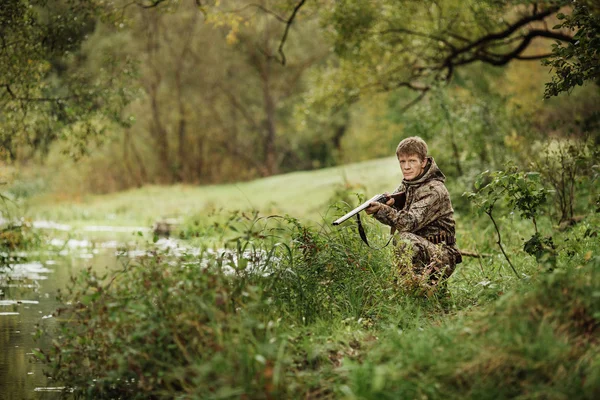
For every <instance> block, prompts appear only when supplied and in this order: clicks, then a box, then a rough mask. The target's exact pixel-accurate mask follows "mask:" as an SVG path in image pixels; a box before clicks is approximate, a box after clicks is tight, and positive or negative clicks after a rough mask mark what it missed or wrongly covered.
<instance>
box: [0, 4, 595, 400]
mask: <svg viewBox="0 0 600 400" xmlns="http://www.w3.org/2000/svg"><path fill="white" fill-rule="evenodd" d="M0 21H1V24H0V37H1V43H0V107H2V114H1V115H0V151H1V153H0V157H1V159H0V163H1V164H0V166H1V169H0V180H2V183H4V184H5V185H3V186H0V195H1V199H2V204H3V206H2V207H3V208H2V209H1V210H2V212H3V214H2V219H0V223H1V224H2V226H1V227H0V229H1V230H0V244H1V245H2V252H0V255H1V256H2V258H1V261H2V264H0V266H2V267H5V270H7V271H10V269H11V268H12V265H13V264H14V263H15V262H16V260H20V258H19V257H24V258H25V259H26V260H27V258H28V257H30V256H29V253H27V252H26V251H32V250H33V251H32V253H31V254H33V253H35V252H36V251H37V250H40V249H42V248H44V249H46V248H51V247H52V245H51V240H46V241H45V238H44V236H43V235H41V234H40V233H39V231H36V230H35V229H32V227H34V226H35V220H34V219H36V218H37V219H47V220H50V221H51V222H58V223H61V222H69V223H70V222H73V221H79V222H81V221H82V220H83V221H84V222H82V223H83V224H86V223H92V222H99V221H102V223H103V224H106V223H109V222H108V221H109V220H110V224H115V225H117V224H123V225H127V224H130V225H134V224H138V223H140V222H142V223H143V224H147V225H149V224H150V223H152V222H153V221H156V220H157V219H158V218H162V217H166V216H169V212H170V211H172V210H173V209H176V208H177V207H178V206H179V205H180V204H183V203H185V202H187V203H186V208H185V212H182V210H183V208H182V209H179V210H177V214H176V215H175V216H177V217H181V218H180V219H179V220H178V221H177V223H178V225H177V229H176V231H174V232H170V233H171V234H173V235H174V236H175V237H177V238H178V239H180V240H181V241H182V242H187V243H188V244H190V243H191V244H192V245H193V246H195V249H197V250H198V251H199V254H195V253H193V252H190V253H186V252H184V253H183V254H179V253H176V252H174V251H171V250H170V249H169V248H167V249H166V250H165V249H160V248H158V247H155V246H158V244H157V243H160V242H159V239H158V235H154V237H152V238H148V239H149V240H148V243H146V245H147V246H148V249H151V251H150V252H149V253H146V252H145V251H146V250H147V249H146V248H144V253H143V254H146V255H147V256H145V257H144V256H141V257H132V258H131V259H128V261H126V262H124V264H123V265H121V269H118V270H116V271H111V272H110V273H109V275H107V276H102V275H101V274H102V272H100V271H98V270H96V269H95V268H90V269H86V270H85V271H81V274H79V275H78V276H74V277H73V278H72V279H71V280H70V283H69V286H68V288H67V290H66V294H65V295H64V297H60V296H59V297H60V299H61V300H60V301H61V302H62V303H61V307H60V308H59V309H58V310H56V311H55V312H53V313H52V315H51V317H52V318H49V321H46V322H47V324H46V325H44V324H41V325H42V326H45V327H46V328H47V329H46V331H44V330H43V329H42V330H41V331H40V332H38V335H39V338H40V344H39V347H36V348H34V349H32V354H33V358H35V359H36V360H37V361H38V362H41V363H43V364H44V366H45V367H46V368H47V369H48V370H47V372H48V374H49V375H50V376H51V377H52V380H53V382H61V383H63V384H64V385H65V387H66V388H67V389H66V390H74V391H76V392H75V394H76V395H77V396H80V397H83V398H85V397H86V396H87V398H115V397H121V398H136V397H137V398H147V397H149V396H154V397H156V398H161V397H162V398H171V397H174V396H182V397H183V398H226V397H236V398H237V397H250V398H300V397H302V398H341V397H344V398H386V396H387V398H515V397H518V396H521V397H522V398H590V399H592V398H597V397H598V388H599V387H600V384H598V382H600V375H599V374H598V371H599V368H598V366H599V365H600V356H599V354H600V352H599V350H598V341H597V334H598V330H599V329H600V303H599V302H600V296H599V295H598V293H600V257H598V254H599V251H600V248H599V247H598V243H597V235H598V212H599V211H600V197H599V193H598V185H597V183H598V173H599V169H598V161H597V160H598V159H599V157H598V148H599V146H598V144H599V143H600V126H599V124H600V112H599V111H600V110H599V108H598V104H600V103H599V100H600V90H599V85H598V83H599V82H600V81H599V79H600V33H599V32H600V8H599V6H598V5H597V4H596V2H595V1H592V0H582V1H566V0H543V1H531V0H504V1H502V0H479V1H475V0H472V1H455V0H424V1H407V0H404V1H402V0H399V1H394V0H373V1H363V0H339V1H333V0H314V1H311V0H280V1H256V2H248V1H241V0H240V1H236V0H232V1H202V0H8V1H5V2H3V4H2V5H1V6H0ZM412 135H419V136H421V137H422V138H424V139H425V140H426V141H427V142H428V144H429V147H430V152H431V153H432V154H433V155H434V156H435V159H436V161H437V163H438V164H439V165H440V167H441V169H442V170H443V171H444V173H445V174H446V176H447V177H448V180H447V185H448V188H449V190H450V193H451V196H452V201H453V205H454V208H455V216H456V218H457V227H458V234H457V237H458V244H459V246H460V247H461V249H463V250H465V251H466V252H472V253H473V254H471V255H475V256H478V255H480V253H486V254H484V256H483V258H481V257H474V258H470V257H469V258H467V257H466V256H465V261H464V262H463V264H461V266H460V268H459V269H458V270H457V272H456V273H455V274H454V275H453V276H452V278H451V279H450V280H449V282H448V286H447V291H445V292H444V291H442V292H441V293H440V292H437V291H436V290H435V288H431V287H428V286H427V285H426V284H424V283H423V282H422V281H419V280H418V279H417V278H415V277H413V278H415V279H413V280H410V279H409V280H408V281H402V279H401V277H399V276H398V270H397V268H395V264H394V263H393V262H392V254H391V252H388V251H386V250H384V251H372V250H371V249H369V248H367V247H366V246H364V245H363V243H362V242H360V240H359V239H358V236H357V234H356V232H355V227H354V225H352V224H349V223H348V224H346V225H345V226H344V227H341V228H339V229H334V228H331V227H330V226H329V220H327V221H321V220H320V219H319V218H320V217H322V216H323V215H324V214H327V215H328V218H329V217H330V216H331V214H335V215H341V214H343V213H344V212H346V211H347V210H348V208H349V207H350V205H351V204H355V203H356V202H357V197H358V198H359V199H362V198H364V196H368V195H370V194H371V193H372V191H374V190H385V189H386V188H387V190H389V189H391V188H392V187H394V186H392V184H397V181H398V180H399V178H400V174H399V171H398V170H397V169H396V168H397V166H396V165H395V164H394V163H393V161H394V160H393V152H394V149H395V147H396V145H397V144H398V142H399V140H401V139H402V138H404V137H407V136H412ZM390 161H392V162H391V163H390ZM390 166H393V171H392V169H391V168H390ZM394 173H396V175H395V176H392V174H394ZM334 175H335V177H334ZM340 175H341V177H340ZM357 177H358V178H357ZM243 181H245V183H241V182H243ZM380 181H381V182H380ZM229 184H231V185H229ZM233 191H235V195H232V192H233ZM284 191H285V192H284ZM282 192H283V194H282ZM207 193H209V194H210V193H212V195H210V196H209V197H211V202H208V203H207V202H206V201H205V200H206V199H204V198H203V196H204V194H207ZM286 195H287V197H286ZM242 197H243V198H244V200H240V199H241V198H242ZM251 199H252V200H253V201H250V200H251ZM257 199H260V200H261V201H256V200H257ZM273 199H276V200H277V203H275V200H273ZM224 203H225V204H224ZM240 203H242V204H244V205H242V206H240ZM245 204H249V207H248V206H246V205H245ZM202 206H204V208H202ZM286 206H287V207H286ZM171 207H172V208H171ZM224 208H227V210H224ZM290 209H291V212H290ZM286 212H287V213H288V214H289V215H284V214H285V213H286ZM182 214H183V215H182ZM273 214H278V215H273ZM132 216H133V217H132ZM22 217H23V218H22ZM130 217H132V218H131V219H129V218H130ZM148 218H150V219H148ZM46 222H47V221H46ZM499 225H500V227H499ZM57 226H60V225H56V224H55V225H53V227H57ZM366 226H367V228H368V231H369V233H370V234H371V235H373V236H374V237H375V241H374V243H381V244H383V243H385V240H386V239H387V234H386V232H383V230H381V229H380V227H379V226H378V225H377V224H375V223H373V222H372V221H370V220H369V222H366ZM69 229H70V228H69ZM58 230H60V229H58ZM475 232H477V234H475ZM156 233H159V232H156ZM73 234H74V231H69V232H67V233H65V235H73ZM139 236H140V237H142V236H143V235H142V234H141V233H140V235H139ZM68 239H71V236H69V238H68ZM65 243H68V241H67V240H65V241H64V242H63V247H65V246H66V244H65ZM125 246H127V245H125ZM127 250H131V249H126V248H125V249H124V250H123V249H120V250H118V251H117V253H118V254H120V256H123V254H125V253H127ZM135 250H138V249H137V248H136V249H135ZM23 251H24V253H23ZM170 251H171V252H170ZM119 252H122V253H119ZM38 253H39V254H42V252H38ZM22 254H25V255H24V256H23V255H22ZM92 257H93V256H92ZM21 261H22V260H21ZM42 261H48V260H42ZM50 261H52V262H54V260H50ZM257 265H258V267H257ZM6 267H7V268H6ZM255 268H263V269H262V270H261V271H259V272H261V273H257V270H256V269H255ZM199 270H201V271H200V272H201V273H199ZM56 271H59V269H58V268H57V269H56ZM232 271H233V272H232ZM7 274H8V275H7V276H9V277H10V276H11V275H10V274H11V272H7ZM57 275H58V274H57ZM0 277H3V275H0ZM3 291H5V292H6V293H8V294H12V293H13V292H12V289H10V287H9V286H8V285H6V286H2V290H0V295H4V294H5V293H4V292H3ZM3 304H4V303H3ZM6 304H8V303H6ZM10 306H11V307H14V308H15V310H17V311H15V312H18V311H19V310H20V308H19V307H20V305H18V304H16V303H15V304H12V303H11V305H10ZM20 311H22V310H20ZM4 321H8V320H2V322H3V323H4ZM7 326H9V328H10V332H13V331H15V330H20V329H21V328H18V329H17V328H14V327H11V325H10V324H9V323H7ZM6 332H9V331H6ZM4 336H6V337H8V339H7V340H12V339H11V338H12V337H11V336H10V334H9V333H7V334H6V335H4ZM4 336H3V337H4ZM465 338H468V340H465ZM13 347H14V346H13ZM11 348H12V347H11ZM432 355H433V356H432ZM24 357H25V355H23V356H22V357H21V358H20V360H21V361H22V364H23V365H25V364H26V363H25V361H24V360H25V358H24ZM81 360H83V362H82V361H81ZM9 362H13V361H12V359H11V360H9ZM0 367H2V363H0ZM24 368H25V367H24ZM11 371H16V370H15V369H14V368H13V369H12V370H11V369H9V370H8V374H4V375H3V378H2V383H4V382H5V381H6V382H14V381H15V380H18V379H21V380H23V379H25V378H24V377H25V376H26V373H25V372H23V371H24V369H23V370H18V371H17V372H11ZM0 372H3V370H2V368H0ZM5 376H6V377H5ZM30 392H31V390H28V389H27V390H25V391H24V392H23V393H30Z"/></svg>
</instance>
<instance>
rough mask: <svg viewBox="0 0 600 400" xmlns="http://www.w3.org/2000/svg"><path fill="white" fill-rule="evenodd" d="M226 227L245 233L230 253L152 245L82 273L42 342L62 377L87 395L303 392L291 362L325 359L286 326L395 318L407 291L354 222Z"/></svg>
mask: <svg viewBox="0 0 600 400" xmlns="http://www.w3.org/2000/svg"><path fill="white" fill-rule="evenodd" d="M234 219H235V218H234ZM234 219H232V221H233V220H234ZM267 222H269V223H274V225H273V226H270V227H268V226H266V225H264V224H265V223H267ZM223 229H225V230H231V231H233V232H234V234H236V235H237V236H236V237H234V238H231V239H230V240H229V241H228V244H227V245H226V247H225V248H223V249H221V250H219V251H212V250H205V251H202V252H201V253H200V254H197V255H193V254H185V255H183V256H181V257H176V256H174V255H173V256H172V255H170V254H168V253H167V254H163V253H160V252H158V253H157V252H151V253H150V254H149V255H148V256H147V257H143V258H141V259H139V260H137V261H135V262H132V263H126V264H124V266H123V269H122V270H121V271H115V272H114V273H113V274H112V275H111V276H98V275H97V274H95V273H94V272H93V271H92V270H87V271H84V272H83V273H82V274H81V275H80V276H79V277H74V278H73V279H72V282H71V286H70V288H69V289H68V291H67V293H65V294H63V296H62V299H63V301H64V302H65V304H66V305H65V307H64V308H62V309H59V310H57V312H56V313H55V316H56V317H58V318H59V321H60V324H59V331H58V332H57V333H56V334H55V335H53V336H54V337H55V341H54V343H55V344H56V346H54V347H52V348H50V349H43V350H42V349H38V350H36V351H35V354H36V356H37V357H39V358H40V359H41V360H43V361H45V362H46V363H48V365H49V367H51V371H50V375H51V376H52V377H53V379H56V380H58V381H62V382H65V383H66V384H67V385H68V387H69V388H72V389H73V390H74V391H75V392H74V393H75V396H76V397H86V398H113V397H115V396H116V397H119V396H126V397H128V398H147V397H148V396H158V397H169V396H171V395H172V393H181V394H182V395H185V396H189V397H203V398H205V397H208V398H213V397H215V398H216V397H219V396H226V395H229V396H231V395H236V396H239V395H244V394H245V395H246V396H251V397H255V396H256V395H259V394H260V393H262V394H260V395H259V397H265V398H268V397H270V396H291V397H294V393H295V392H294V390H303V391H304V390H307V389H306V388H303V387H299V388H297V389H294V388H296V387H297V386H298V382H296V383H294V381H295V380H298V379H300V380H301V376H298V377H294V376H290V375H288V374H286V373H284V371H286V370H287V369H289V368H292V367H293V366H294V365H297V367H295V368H299V369H301V370H303V369H309V370H310V369H311V368H313V367H312V365H313V363H314V361H311V360H312V356H310V355H308V354H304V355H303V353H302V352H300V353H294V350H297V349H294V345H293V344H290V343H289V341H290V336H289V333H288V334H284V333H285V331H283V330H282V327H283V326H290V325H292V326H293V325H298V326H302V325H312V324H315V323H316V322H317V321H319V320H331V319H339V318H341V319H347V318H350V319H353V320H357V319H358V320H363V321H364V322H363V323H364V324H366V323H368V321H372V320H373V319H376V318H385V315H387V313H386V312H385V310H386V307H387V306H388V305H386V304H382V303H381V302H380V301H378V299H379V298H381V297H385V298H388V299H389V300H392V299H393V298H395V297H397V292H396V289H394V286H393V279H391V274H393V270H394V268H392V266H391V264H390V263H388V262H387V260H384V259H381V260H380V259H378V257H384V255H383V253H380V255H379V256H377V255H375V257H374V255H373V254H371V253H370V252H368V251H367V249H366V247H365V246H362V245H361V244H360V242H358V241H357V240H356V239H357V238H356V237H355V236H352V237H353V238H354V240H352V239H351V236H350V235H348V234H344V231H342V233H341V234H339V235H332V234H325V235H323V234H322V233H319V232H318V231H316V230H314V229H313V228H308V227H306V226H303V225H302V224H300V223H299V222H298V221H297V220H294V219H292V218H281V217H277V218H269V219H268V220H264V219H262V218H259V217H258V216H257V215H254V216H247V217H246V218H245V219H244V221H243V223H242V224H235V223H232V224H228V225H225V226H223ZM286 232H288V233H286ZM282 234H283V235H284V237H281V235H282ZM288 235H289V236H288ZM286 237H287V238H289V239H291V241H290V242H288V243H289V244H286V243H284V242H280V241H279V240H282V239H285V238H286ZM82 360H83V361H82ZM297 394H298V393H296V395H297Z"/></svg>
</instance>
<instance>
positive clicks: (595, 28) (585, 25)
mask: <svg viewBox="0 0 600 400" xmlns="http://www.w3.org/2000/svg"><path fill="white" fill-rule="evenodd" d="M571 5H572V7H573V9H572V12H571V14H564V13H558V15H557V18H558V19H559V20H560V21H562V22H561V23H559V24H558V25H556V26H555V27H554V28H555V29H567V30H569V31H574V33H575V34H574V36H573V40H572V41H570V42H568V43H567V44H566V45H565V44H564V43H562V42H560V41H557V42H556V43H555V44H554V45H553V46H552V47H553V48H552V55H551V56H550V57H548V59H546V60H544V64H545V65H549V66H550V67H551V68H552V69H553V70H554V72H555V73H554V75H553V76H552V80H551V82H548V83H547V84H546V91H545V96H546V97H551V96H556V95H558V94H559V93H561V92H569V91H571V90H572V89H573V88H574V87H575V86H581V85H583V83H584V82H585V81H595V82H596V83H597V84H600V5H599V4H598V2H597V1H592V0H580V1H573V2H572V4H571Z"/></svg>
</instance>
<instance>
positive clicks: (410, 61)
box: [323, 0, 576, 107]
mask: <svg viewBox="0 0 600 400" xmlns="http://www.w3.org/2000/svg"><path fill="white" fill-rule="evenodd" d="M326 4H327V7H324V8H323V9H324V11H323V21H324V24H325V25H326V26H328V27H329V29H330V35H331V40H332V41H333V43H334V50H335V52H336V54H337V55H338V56H339V58H340V59H339V62H338V63H337V64H334V65H332V66H331V68H330V70H329V71H328V72H326V76H325V77H324V78H323V81H324V82H329V83H328V87H329V88H331V80H333V81H334V82H336V83H337V90H336V96H338V99H339V98H340V97H339V95H340V94H342V95H343V98H342V100H343V101H346V102H353V101H355V100H356V99H357V98H358V97H359V96H361V95H364V94H368V93H373V92H382V91H390V90H395V89H398V88H406V89H409V90H410V91H413V92H417V96H416V98H414V100H413V101H411V102H408V103H407V104H406V106H407V107H409V106H411V105H412V104H415V103H416V102H417V101H419V100H420V99H422V98H423V97H424V96H425V95H426V94H427V93H428V92H429V91H430V90H431V89H432V88H433V87H435V86H437V85H439V84H440V83H447V82H450V81H451V80H452V78H453V77H454V75H455V73H456V70H457V69H459V68H463V67H464V66H467V65H470V64H474V63H484V64H489V65H493V66H503V65H506V64H508V63H510V62H513V61H531V60H540V59H544V58H547V57H549V56H550V55H551V53H550V51H548V52H546V53H530V52H528V49H529V48H530V46H531V44H532V43H533V41H534V40H553V41H558V42H560V43H574V42H575V40H576V39H575V38H574V37H573V36H572V33H571V32H568V31H566V30H564V29H562V28H567V27H568V26H567V25H565V26H555V27H554V28H552V27H550V26H549V25H548V23H549V22H551V20H552V19H555V18H556V16H557V15H558V13H559V10H560V9H561V7H563V6H566V5H569V4H570V2H569V1H566V0H565V1H561V0H544V1H537V2H536V1H529V0H505V1H497V0H487V1H481V0H468V1H455V0H444V1H440V0H424V1H419V2H414V1H409V0H404V1H392V0H375V1H363V0H340V1H336V2H326Z"/></svg>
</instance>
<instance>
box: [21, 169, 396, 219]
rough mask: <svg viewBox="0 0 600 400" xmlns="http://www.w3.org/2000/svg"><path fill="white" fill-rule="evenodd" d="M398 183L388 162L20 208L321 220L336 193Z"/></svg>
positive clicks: (54, 213)
mask: <svg viewBox="0 0 600 400" xmlns="http://www.w3.org/2000/svg"><path fill="white" fill-rule="evenodd" d="M401 179H402V176H401V174H400V170H399V167H398V163H397V160H396V159H395V158H394V157H389V158H383V159H378V160H372V161H367V162H362V163H358V164H350V165H346V166H340V167H334V168H326V169H322V170H317V171H309V172H294V173H290V174H285V175H277V176H273V177H269V178H265V179H259V180H255V181H250V182H243V183H236V184H224V185H211V186H190V185H175V186H168V187H162V186H146V187H143V188H140V189H134V190H129V191H125V192H119V193H114V194H110V195H96V196H92V195H90V196H85V197H83V198H78V199H64V198H62V197H60V196H57V195H52V194H47V195H42V196H33V197H31V198H29V199H27V200H26V201H24V203H23V206H24V208H25V210H26V212H27V215H28V216H29V217H30V218H34V219H47V220H52V221H61V222H65V223H74V224H77V223H82V224H100V225H134V226H138V225H141V226H149V225H151V224H152V223H153V222H155V221H157V220H160V219H163V218H177V217H184V218H185V217H186V216H190V215H195V214H202V213H208V212H209V211H213V210H224V211H227V210H236V209H257V210H260V211H261V212H262V213H269V214H285V213H288V214H290V215H293V216H296V217H297V218H302V219H312V220H315V221H320V220H321V219H322V218H321V217H322V216H323V215H324V214H325V213H327V211H328V207H329V204H328V200H329V199H330V198H331V196H332V195H333V194H334V192H335V190H336V189H340V188H344V187H346V186H350V187H352V186H354V187H356V189H357V191H361V192H364V193H373V194H375V193H379V192H384V191H393V190H394V189H395V188H396V187H397V185H398V184H399V182H400V181H401Z"/></svg>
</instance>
